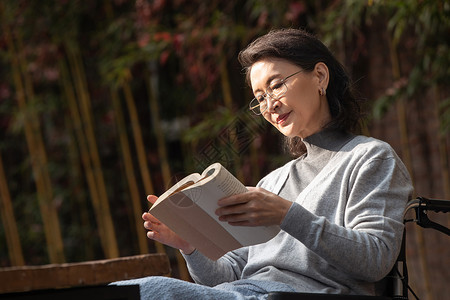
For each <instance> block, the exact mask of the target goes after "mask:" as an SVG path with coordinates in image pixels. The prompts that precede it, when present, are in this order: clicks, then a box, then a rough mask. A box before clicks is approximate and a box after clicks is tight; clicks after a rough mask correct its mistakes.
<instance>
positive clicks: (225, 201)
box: [217, 194, 248, 207]
mask: <svg viewBox="0 0 450 300" xmlns="http://www.w3.org/2000/svg"><path fill="white" fill-rule="evenodd" d="M247 202H248V195H244V194H239V195H233V196H230V197H225V198H222V199H220V200H219V201H217V204H218V205H219V206H222V207H223V206H230V205H237V204H243V203H247Z"/></svg>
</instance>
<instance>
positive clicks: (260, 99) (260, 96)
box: [255, 95, 265, 103]
mask: <svg viewBox="0 0 450 300" xmlns="http://www.w3.org/2000/svg"><path fill="white" fill-rule="evenodd" d="M255 98H256V100H258V102H259V103H261V102H263V101H264V100H265V99H264V95H259V96H256V97H255Z"/></svg>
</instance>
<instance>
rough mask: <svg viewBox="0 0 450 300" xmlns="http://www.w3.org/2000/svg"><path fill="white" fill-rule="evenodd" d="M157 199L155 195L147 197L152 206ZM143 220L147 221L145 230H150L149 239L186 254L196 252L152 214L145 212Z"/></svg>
mask: <svg viewBox="0 0 450 300" xmlns="http://www.w3.org/2000/svg"><path fill="white" fill-rule="evenodd" d="M157 199H158V197H156V196H154V195H149V196H147V200H148V201H149V202H150V203H152V204H153V203H155V201H156V200H157ZM142 219H143V220H144V221H145V222H144V228H145V229H147V230H148V232H147V237H148V238H149V239H152V240H155V241H157V242H160V243H163V244H166V245H167V246H170V247H173V248H177V249H180V250H181V251H183V253H184V254H191V253H192V252H194V250H195V248H194V247H193V246H191V245H190V244H189V243H188V242H186V241H185V240H183V239H182V238H181V237H180V236H178V235H177V234H176V233H175V232H173V231H172V230H170V229H169V227H167V226H166V225H164V224H163V223H161V222H160V221H159V220H158V219H157V218H155V217H154V216H153V215H152V214H150V213H148V212H145V213H144V214H143V215H142Z"/></svg>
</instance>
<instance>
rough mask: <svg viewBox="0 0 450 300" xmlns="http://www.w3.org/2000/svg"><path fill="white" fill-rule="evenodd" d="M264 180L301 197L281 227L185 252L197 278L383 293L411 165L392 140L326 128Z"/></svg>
mask: <svg viewBox="0 0 450 300" xmlns="http://www.w3.org/2000/svg"><path fill="white" fill-rule="evenodd" d="M303 142H304V143H305V145H306V148H307V153H306V154H305V155H303V156H301V157H300V158H298V159H295V160H293V161H290V162H289V163H287V164H286V165H284V166H283V167H281V168H279V169H277V170H275V171H273V172H271V173H270V174H269V175H267V176H266V177H264V178H263V179H262V180H261V181H260V182H259V183H258V186H260V187H263V188H265V189H267V190H269V191H271V192H273V193H275V194H278V195H280V196H281V197H283V198H285V199H288V200H291V201H293V204H292V206H291V208H290V210H289V211H288V213H287V215H286V217H285V218H284V220H283V222H282V224H281V229H282V230H281V231H280V233H279V234H278V235H277V236H276V237H275V238H273V239H272V240H270V241H268V242H267V243H264V244H259V245H255V246H250V247H245V248H241V249H237V250H235V251H231V252H229V253H227V254H226V255H224V256H223V257H221V258H220V259H219V260H217V261H211V260H209V259H208V258H206V257H204V256H203V255H202V254H201V253H199V252H198V251H194V253H192V254H191V255H185V256H184V257H185V259H186V262H187V265H188V269H189V272H190V274H191V276H192V278H193V279H194V280H195V281H196V282H197V283H201V284H204V285H208V286H214V285H217V284H220V283H223V282H229V281H234V280H239V279H254V280H263V281H278V282H283V283H286V284H289V285H291V286H292V287H293V288H294V289H296V290H297V291H299V292H313V293H336V294H360V295H377V294H380V293H381V291H382V289H383V283H382V281H381V279H383V277H385V276H386V275H387V273H388V272H389V271H390V269H391V268H392V266H393V264H394V262H395V260H396V258H397V256H398V253H399V250H400V244H401V238H402V231H403V222H402V216H403V210H404V208H405V205H406V202H407V201H408V199H409V198H410V197H411V194H412V185H411V180H410V178H409V175H408V172H407V170H406V168H405V167H404V165H403V163H402V162H401V161H400V159H399V158H398V156H397V155H396V154H395V152H394V150H393V149H392V148H391V147H390V146H389V145H388V144H386V143H384V142H382V141H379V140H376V139H374V138H368V137H364V136H350V135H346V134H342V133H337V132H334V131H329V130H325V131H322V132H320V133H317V134H315V135H313V136H311V137H308V138H306V139H305V140H304V141H303Z"/></svg>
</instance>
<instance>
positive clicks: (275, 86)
mask: <svg viewBox="0 0 450 300" xmlns="http://www.w3.org/2000/svg"><path fill="white" fill-rule="evenodd" d="M282 87H283V83H282V82H275V83H273V84H272V85H271V86H270V89H271V90H272V91H274V92H276V91H277V90H279V89H281V88H282Z"/></svg>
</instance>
